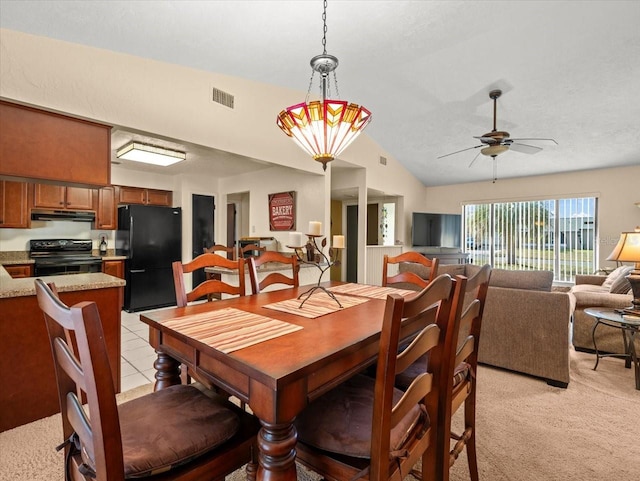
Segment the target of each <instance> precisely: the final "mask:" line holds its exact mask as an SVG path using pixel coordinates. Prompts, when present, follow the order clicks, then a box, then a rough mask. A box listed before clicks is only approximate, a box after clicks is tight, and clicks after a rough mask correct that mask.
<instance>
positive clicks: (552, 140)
mask: <svg viewBox="0 0 640 481" xmlns="http://www.w3.org/2000/svg"><path fill="white" fill-rule="evenodd" d="M510 140H511V141H513V142H519V141H521V140H527V141H530V140H535V141H537V142H540V141H543V142H553V143H554V144H556V145H558V142H556V141H555V139H539V138H535V137H533V138H527V139H524V138H519V139H510Z"/></svg>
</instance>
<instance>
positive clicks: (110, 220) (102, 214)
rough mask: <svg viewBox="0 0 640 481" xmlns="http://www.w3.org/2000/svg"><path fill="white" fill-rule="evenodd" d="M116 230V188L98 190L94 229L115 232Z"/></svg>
mask: <svg viewBox="0 0 640 481" xmlns="http://www.w3.org/2000/svg"><path fill="white" fill-rule="evenodd" d="M117 228H118V202H117V199H116V187H115V186H113V185H110V186H108V187H102V188H100V189H98V208H97V210H96V229H106V230H115V229H117Z"/></svg>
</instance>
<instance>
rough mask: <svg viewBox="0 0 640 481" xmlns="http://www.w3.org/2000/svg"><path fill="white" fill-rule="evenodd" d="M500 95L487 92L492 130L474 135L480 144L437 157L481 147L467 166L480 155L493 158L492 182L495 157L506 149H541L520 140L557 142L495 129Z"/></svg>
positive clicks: (525, 152)
mask: <svg viewBox="0 0 640 481" xmlns="http://www.w3.org/2000/svg"><path fill="white" fill-rule="evenodd" d="M501 95H502V90H499V89H496V90H491V91H490V92H489V98H491V99H492V100H493V130H492V131H491V132H489V133H487V134H484V135H482V136H479V137H478V136H474V137H473V138H474V139H478V140H479V141H480V145H474V146H473V147H467V148H466V149H462V150H456V151H455V152H451V153H449V154H445V155H441V156H440V157H437V158H438V159H442V158H443V157H448V156H450V155H454V154H459V153H460V152H465V151H467V150H472V149H479V148H480V147H482V149H481V150H480V152H478V154H477V155H476V156H475V157H474V158H473V160H472V161H471V163H470V164H469V167H471V166H472V165H473V163H474V162H475V161H476V159H477V158H478V157H479V156H480V154H482V155H486V156H488V157H492V158H493V182H495V181H496V179H497V162H496V157H497V156H498V155H500V154H502V153H504V152H506V151H507V150H515V151H516V152H522V153H524V154H536V153H538V152H540V151H541V150H542V147H538V146H536V145H529V144H523V143H522V141H536V142H553V143H554V144H556V145H557V144H558V142H556V141H555V140H554V139H541V138H520V139H512V138H511V136H510V134H509V132H505V131H504V130H497V128H496V111H497V104H498V102H497V101H498V99H499V98H500V96H501Z"/></svg>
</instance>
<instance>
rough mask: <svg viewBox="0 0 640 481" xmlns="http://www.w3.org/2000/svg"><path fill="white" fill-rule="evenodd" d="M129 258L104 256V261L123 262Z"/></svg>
mask: <svg viewBox="0 0 640 481" xmlns="http://www.w3.org/2000/svg"><path fill="white" fill-rule="evenodd" d="M126 258H127V256H116V255H106V256H102V260H103V261H123V260H125V259H126Z"/></svg>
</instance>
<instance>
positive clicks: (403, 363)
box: [396, 306, 440, 374]
mask: <svg viewBox="0 0 640 481" xmlns="http://www.w3.org/2000/svg"><path fill="white" fill-rule="evenodd" d="M431 311H432V312H434V314H435V313H436V312H437V306H434V307H432V308H431ZM435 319H436V317H435V315H434V316H433V320H432V321H431V323H432V325H428V326H427V328H426V329H424V330H423V331H421V332H420V333H419V334H418V335H417V336H416V337H415V338H414V339H413V341H411V344H409V346H408V347H407V348H406V349H403V350H402V352H401V353H400V354H398V360H397V364H396V374H397V373H399V372H402V371H404V370H405V369H407V368H408V367H409V366H410V365H411V364H413V363H414V362H416V361H417V360H418V359H419V358H420V357H422V356H423V355H424V354H423V353H424V352H426V351H428V350H430V349H432V348H433V347H434V346H433V345H432V344H431V343H433V342H435V343H437V342H438V339H439V335H440V332H439V328H438V331H437V332H433V331H434V329H433V327H436V328H437V327H438V326H437V325H435ZM419 343H421V344H423V345H422V346H418V345H417V344H419Z"/></svg>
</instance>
